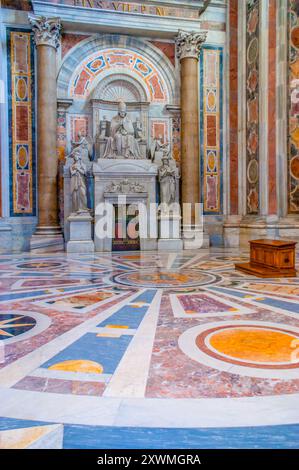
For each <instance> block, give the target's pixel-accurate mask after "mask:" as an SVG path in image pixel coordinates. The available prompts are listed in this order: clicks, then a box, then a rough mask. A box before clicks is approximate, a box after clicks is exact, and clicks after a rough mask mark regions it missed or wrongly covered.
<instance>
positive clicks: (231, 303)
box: [0, 249, 299, 448]
mask: <svg viewBox="0 0 299 470" xmlns="http://www.w3.org/2000/svg"><path fill="white" fill-rule="evenodd" d="M297 256H298V255H297ZM240 260H244V261H246V260H247V257H246V256H245V255H244V254H240V253H239V252H238V251H234V250H223V249H217V250H211V251H204V250H203V251H200V252H197V253H193V252H182V253H159V254H158V253H145V254H141V253H132V252H131V253H115V254H113V255H110V254H102V253H97V254H95V255H92V256H91V255H80V256H79V255H76V256H67V255H64V254H56V255H49V256H38V255H35V256H32V255H29V254H27V253H26V254H23V255H12V256H1V257H0V304H1V311H0V448H12V447H16V448H17V447H22V448H57V447H58V448H59V447H65V448H167V447H169V448H173V447H175V448H242V447H247V448H248V447H249V448H298V446H299V437H298V429H299V302H298V300H299V278H298V279H297V278H295V279H275V280H270V279H269V280H265V279H257V278H254V277H251V276H247V275H244V274H242V273H240V272H238V271H235V270H234V263H235V262H238V261H240ZM298 261H299V257H298Z"/></svg>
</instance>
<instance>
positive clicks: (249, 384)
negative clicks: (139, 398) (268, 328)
mask: <svg viewBox="0 0 299 470" xmlns="http://www.w3.org/2000/svg"><path fill="white" fill-rule="evenodd" d="M234 300H235V299H234ZM244 305H246V304H244ZM248 305H249V304H247V306H248ZM229 319H230V320H240V319H241V316H239V315H232V316H230V317H229ZM220 320H228V317H227V316H226V317H221V318H219V317H218V318H215V317H210V318H208V319H207V318H205V319H196V320H195V319H194V320H192V319H190V320H189V319H187V320H185V319H178V318H174V317H173V313H172V308H171V305H170V301H169V297H168V295H164V296H163V300H162V304H161V310H160V317H159V322H158V326H157V330H156V337H155V341H154V347H153V354H152V360H151V366H150V370H149V377H148V382H147V389H146V397H148V398H170V397H172V398H225V397H245V396H247V397H253V396H262V395H276V394H277V395H279V394H288V393H298V392H299V380H288V381H286V380H280V379H263V378H257V377H246V376H241V375H237V374H229V373H227V372H222V371H220V370H216V369H214V368H212V367H207V366H205V365H203V364H201V363H199V362H197V361H195V360H192V359H190V358H189V357H188V356H187V355H185V354H184V353H183V352H182V351H181V349H180V348H179V346H178V339H179V337H180V336H181V334H182V333H184V332H185V331H186V330H187V329H189V328H192V327H194V326H196V325H202V324H205V323H206V324H208V323H210V322H215V321H220ZM246 320H257V321H260V320H262V321H264V322H267V321H268V322H277V323H280V322H282V321H283V324H284V325H292V326H295V327H299V320H297V319H295V318H290V317H286V316H282V315H280V314H278V313H273V312H271V311H269V310H265V309H259V311H258V312H257V313H254V314H249V315H246Z"/></svg>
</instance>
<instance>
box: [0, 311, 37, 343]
mask: <svg viewBox="0 0 299 470" xmlns="http://www.w3.org/2000/svg"><path fill="white" fill-rule="evenodd" d="M35 325H36V320H35V319H34V318H32V317H30V316H27V315H14V314H11V313H1V314H0V341H3V340H5V339H8V338H14V337H15V336H18V335H21V334H23V333H26V332H27V331H29V330H31V329H32V328H34V327H35Z"/></svg>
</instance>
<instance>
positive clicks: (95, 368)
mask: <svg viewBox="0 0 299 470" xmlns="http://www.w3.org/2000/svg"><path fill="white" fill-rule="evenodd" d="M49 370H62V371H65V372H81V373H85V374H102V373H103V370H104V369H103V366H102V365H101V364H99V363H98V362H94V361H87V360H84V359H77V360H70V361H63V362H58V363H57V364H54V365H53V366H50V367H49Z"/></svg>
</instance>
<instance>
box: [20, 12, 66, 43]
mask: <svg viewBox="0 0 299 470" xmlns="http://www.w3.org/2000/svg"><path fill="white" fill-rule="evenodd" d="M28 19H29V22H30V24H31V26H32V30H33V33H34V42H35V45H36V46H51V47H54V48H55V49H57V48H58V47H59V45H60V33H61V22H60V18H46V17H45V16H36V15H29V16H28Z"/></svg>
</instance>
